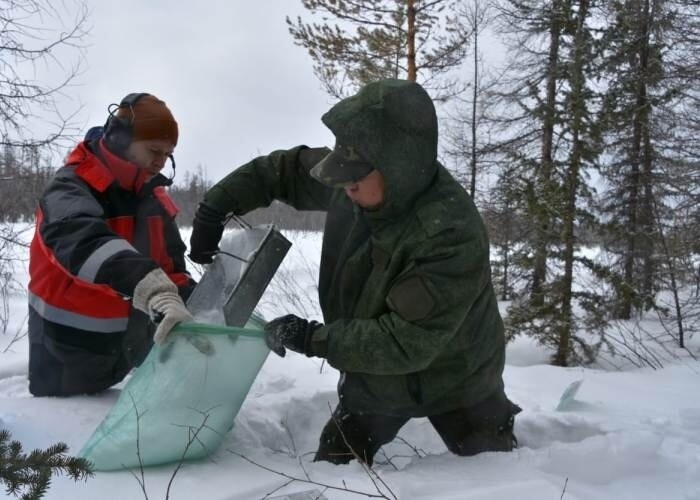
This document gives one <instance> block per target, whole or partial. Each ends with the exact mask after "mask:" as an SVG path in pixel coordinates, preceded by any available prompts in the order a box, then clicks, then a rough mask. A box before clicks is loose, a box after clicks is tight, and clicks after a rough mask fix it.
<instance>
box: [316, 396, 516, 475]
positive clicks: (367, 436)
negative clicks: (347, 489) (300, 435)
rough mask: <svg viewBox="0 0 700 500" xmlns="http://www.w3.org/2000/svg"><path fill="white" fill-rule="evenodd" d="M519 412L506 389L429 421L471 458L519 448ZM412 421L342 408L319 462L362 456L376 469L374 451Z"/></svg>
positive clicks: (325, 436)
mask: <svg viewBox="0 0 700 500" xmlns="http://www.w3.org/2000/svg"><path fill="white" fill-rule="evenodd" d="M520 411H521V409H520V407H518V406H517V405H515V404H513V403H512V402H510V401H509V400H508V398H507V397H506V395H505V393H504V392H503V390H498V391H497V392H496V393H495V394H493V395H491V396H489V397H488V398H486V399H485V400H484V401H482V402H480V403H478V404H477V405H475V406H473V407H470V408H460V409H457V410H453V411H449V412H446V413H441V414H439V415H431V416H429V417H428V419H429V420H430V423H431V424H432V425H433V427H435V430H436V431H437V432H438V434H439V435H440V437H441V438H442V440H443V441H444V442H445V445H447V448H448V449H449V450H450V451H451V452H452V453H454V454H456V455H461V456H468V455H476V454H477V453H481V452H482V451H511V450H512V449H513V448H514V447H515V446H516V444H517V441H516V439H515V436H514V434H513V423H514V419H515V415H516V414H517V413H519V412H520ZM409 419H410V417H396V416H389V415H370V414H361V415H360V414H352V413H349V412H348V411H347V410H346V409H345V408H343V406H342V405H341V404H339V405H338V406H337V407H336V409H335V411H334V412H333V416H332V417H331V419H330V420H329V421H328V423H327V424H326V426H325V427H324V428H323V431H322V432H321V438H320V444H319V448H318V451H317V452H316V457H315V458H314V460H315V461H320V460H323V461H327V462H331V463H334V464H346V463H348V462H350V460H352V459H353V458H355V457H356V456H357V457H360V458H361V459H362V460H364V461H365V462H366V463H367V464H369V465H372V462H373V459H374V455H375V453H377V451H379V449H380V448H381V447H382V446H383V445H385V444H387V443H389V442H391V441H392V440H393V439H394V438H395V437H396V434H398V432H399V430H400V429H401V427H403V425H404V424H405V423H406V422H408V420H409Z"/></svg>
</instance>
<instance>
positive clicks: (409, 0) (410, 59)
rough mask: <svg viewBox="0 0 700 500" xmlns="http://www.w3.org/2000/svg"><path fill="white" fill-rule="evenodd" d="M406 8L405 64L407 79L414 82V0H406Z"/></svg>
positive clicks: (415, 73) (415, 74)
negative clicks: (406, 50) (406, 49)
mask: <svg viewBox="0 0 700 500" xmlns="http://www.w3.org/2000/svg"><path fill="white" fill-rule="evenodd" d="M406 10H407V20H408V31H407V33H406V37H407V40H406V41H407V48H408V52H407V54H406V66H407V68H408V77H407V78H408V80H410V81H412V82H415V81H416V76H417V73H418V72H417V70H416V6H415V0H406Z"/></svg>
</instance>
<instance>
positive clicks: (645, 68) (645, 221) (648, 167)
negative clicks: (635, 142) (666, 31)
mask: <svg viewBox="0 0 700 500" xmlns="http://www.w3.org/2000/svg"><path fill="white" fill-rule="evenodd" d="M642 16H643V20H642V22H641V23H640V24H641V27H640V32H641V33H640V34H641V36H640V57H639V60H640V68H639V70H640V75H639V77H640V78H639V80H640V81H643V82H644V85H643V87H642V88H640V90H639V91H640V102H644V105H643V107H642V108H640V109H639V113H640V121H641V127H642V131H641V132H642V137H641V139H642V157H641V179H640V181H641V188H642V192H643V197H642V203H641V206H640V219H641V220H640V221H639V226H640V229H641V241H640V244H641V245H640V246H641V248H640V257H641V259H642V279H641V293H642V298H643V307H644V309H646V310H649V309H651V308H652V307H653V306H654V267H655V266H654V229H655V227H654V221H653V208H652V206H653V203H654V200H653V196H654V194H653V189H652V183H653V177H652V170H653V163H654V158H653V151H652V146H651V138H650V130H649V129H650V127H651V107H650V103H649V98H648V96H647V82H648V81H649V77H650V75H649V42H650V37H651V32H650V31H651V30H650V29H649V28H650V26H651V12H650V10H649V0H644V11H643V13H642Z"/></svg>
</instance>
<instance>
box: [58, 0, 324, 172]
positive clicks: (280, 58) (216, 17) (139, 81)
mask: <svg viewBox="0 0 700 500" xmlns="http://www.w3.org/2000/svg"><path fill="white" fill-rule="evenodd" d="M88 6H89V8H90V11H91V13H90V25H91V30H90V35H89V37H88V39H87V42H88V44H89V47H88V48H87V51H86V61H85V71H84V73H83V74H82V75H81V76H80V77H79V79H78V83H79V84H80V85H79V86H77V87H73V88H71V89H70V90H69V91H68V94H70V97H71V98H73V99H75V100H76V102H81V103H82V104H83V106H84V108H83V111H82V114H81V115H80V123H84V124H85V126H86V127H88V126H90V125H96V124H102V123H103V122H104V120H105V118H106V116H107V105H108V104H109V103H112V102H119V100H120V99H121V98H122V97H123V96H124V95H126V94H128V93H130V92H149V93H152V94H154V95H156V96H158V97H159V98H161V99H163V100H164V101H165V102H166V103H167V104H168V107H169V108H170V109H171V111H172V112H173V114H174V116H175V119H176V120H177V122H178V125H179V127H180V137H179V141H178V146H177V149H176V151H175V158H176V160H177V167H178V178H176V182H177V180H178V179H179V180H181V179H182V177H183V175H182V174H183V173H184V171H185V170H194V169H195V168H196V166H197V165H198V164H201V165H203V166H204V167H205V168H206V173H207V177H208V179H210V180H212V181H217V180H219V179H220V178H221V177H223V176H224V175H226V174H227V173H228V172H229V171H231V170H233V169H234V168H235V167H237V166H239V165H241V164H243V163H245V162H246V161H248V160H250V159H252V158H253V157H255V156H258V155H260V154H266V153H268V152H270V151H272V150H274V149H279V148H289V147H292V146H295V145H297V144H308V145H330V146H332V144H333V136H332V134H331V133H330V132H329V131H328V129H326V127H325V126H324V125H323V123H322V122H321V120H320V116H321V115H322V114H323V113H324V112H325V111H326V110H327V109H328V108H329V107H330V106H331V105H332V104H333V101H332V99H331V98H330V97H329V96H327V95H326V94H325V93H324V92H323V91H322V90H321V89H320V85H319V83H318V81H317V80H316V78H315V76H314V74H313V71H312V63H311V59H310V58H309V56H308V54H307V53H306V50H305V49H303V48H301V47H297V46H295V45H294V44H293V42H292V38H291V36H290V35H289V32H288V30H287V26H286V23H285V16H286V15H290V16H292V17H295V16H296V15H297V14H299V13H303V12H304V9H303V7H302V6H301V2H300V1H297V0H259V1H249V0H207V1H206V2H192V1H186V0H150V1H143V0H142V1H137V0H120V1H118V2H114V1H98V0H89V1H88Z"/></svg>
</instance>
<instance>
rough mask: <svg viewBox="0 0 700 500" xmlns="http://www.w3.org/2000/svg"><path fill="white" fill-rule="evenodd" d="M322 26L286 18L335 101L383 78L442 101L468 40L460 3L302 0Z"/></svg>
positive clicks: (451, 86)
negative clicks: (402, 80)
mask: <svg viewBox="0 0 700 500" xmlns="http://www.w3.org/2000/svg"><path fill="white" fill-rule="evenodd" d="M302 3H303V5H304V7H305V8H306V9H307V10H308V11H309V12H310V13H311V14H312V15H314V16H319V15H320V16H321V20H322V22H320V23H318V22H304V21H303V20H302V19H301V17H297V20H296V21H292V20H291V19H290V18H289V17H288V18H287V24H288V26H289V32H290V33H291V35H292V37H293V38H294V41H295V43H296V44H297V45H300V46H302V47H304V48H305V49H306V50H307V51H308V52H309V55H310V56H311V58H312V59H313V61H314V72H315V73H316V76H317V77H318V78H319V80H320V81H321V83H322V85H323V87H324V89H325V90H326V91H327V92H328V93H329V94H330V95H331V96H333V97H335V98H342V97H345V96H347V95H349V94H352V93H354V92H355V91H356V90H357V89H358V88H359V87H360V86H362V85H364V84H365V83H368V82H370V81H373V80H378V79H382V78H405V79H408V80H412V81H418V82H419V83H421V84H423V85H424V86H425V87H426V88H428V89H430V90H432V91H433V92H432V94H433V97H435V98H437V99H440V98H445V97H448V96H450V95H452V94H453V93H454V92H455V86H456V82H455V81H454V80H451V79H450V78H449V77H448V75H447V73H448V72H449V70H450V69H452V68H454V67H455V66H458V65H460V64H461V63H462V61H463V59H464V55H465V50H466V47H467V44H468V41H469V33H467V32H466V31H465V30H464V27H463V26H462V24H461V23H460V19H459V17H458V16H456V15H454V9H455V6H456V5H458V4H459V2H458V1H456V0H302Z"/></svg>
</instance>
